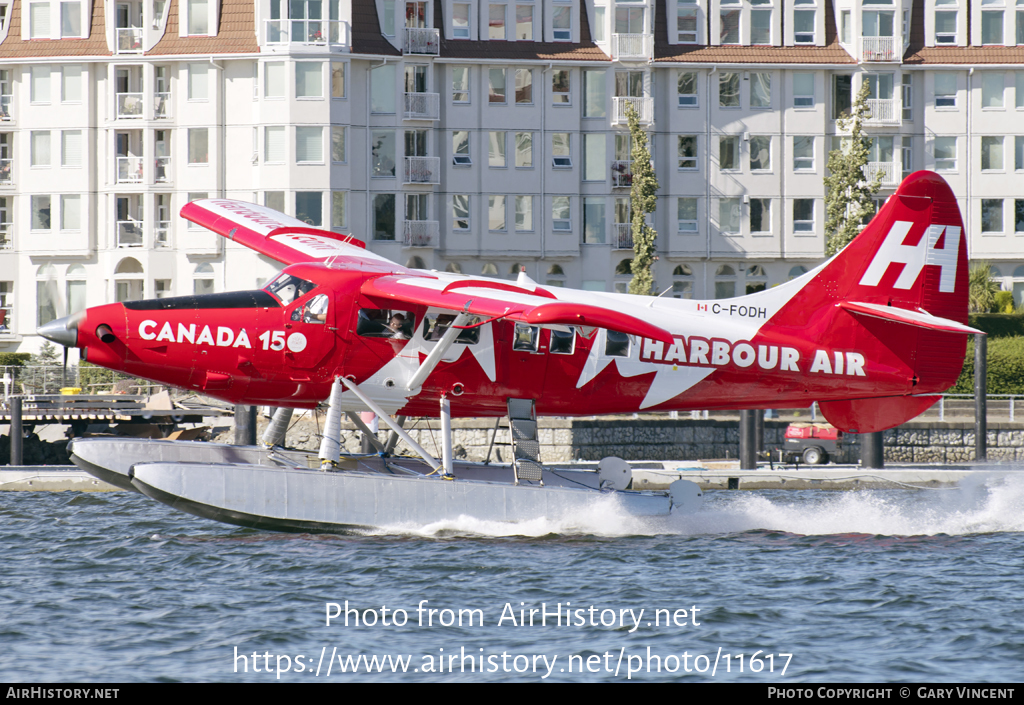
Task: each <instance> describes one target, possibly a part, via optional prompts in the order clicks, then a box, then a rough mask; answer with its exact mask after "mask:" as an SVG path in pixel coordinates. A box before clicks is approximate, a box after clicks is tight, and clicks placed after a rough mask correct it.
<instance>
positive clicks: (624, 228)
mask: <svg viewBox="0 0 1024 705" xmlns="http://www.w3.org/2000/svg"><path fill="white" fill-rule="evenodd" d="M612 245H613V247H612V249H615V250H632V249H633V224H632V223H615V242H613V243H612Z"/></svg>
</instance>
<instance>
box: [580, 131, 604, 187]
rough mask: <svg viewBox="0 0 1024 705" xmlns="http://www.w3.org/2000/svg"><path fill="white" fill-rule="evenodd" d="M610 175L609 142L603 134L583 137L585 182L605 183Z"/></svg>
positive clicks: (597, 133)
mask: <svg viewBox="0 0 1024 705" xmlns="http://www.w3.org/2000/svg"><path fill="white" fill-rule="evenodd" d="M607 174H608V153H607V140H606V139H605V134H604V133H603V132H596V133H591V134H587V133H584V135H583V180H584V181H604V180H605V179H606V178H607Z"/></svg>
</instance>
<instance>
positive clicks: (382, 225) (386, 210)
mask: <svg viewBox="0 0 1024 705" xmlns="http://www.w3.org/2000/svg"><path fill="white" fill-rule="evenodd" d="M373 239H374V240H394V239H395V194H393V193H378V194H377V195H375V196H374V197H373Z"/></svg>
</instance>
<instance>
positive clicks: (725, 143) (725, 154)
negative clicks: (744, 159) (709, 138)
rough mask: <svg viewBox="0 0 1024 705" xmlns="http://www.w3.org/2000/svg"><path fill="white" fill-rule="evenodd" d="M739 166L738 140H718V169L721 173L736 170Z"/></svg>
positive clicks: (723, 138)
mask: <svg viewBox="0 0 1024 705" xmlns="http://www.w3.org/2000/svg"><path fill="white" fill-rule="evenodd" d="M739 164H740V138H739V137H719V138H718V168H719V169H720V170H721V171H726V170H729V169H738V168H739Z"/></svg>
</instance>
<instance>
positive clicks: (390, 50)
mask: <svg viewBox="0 0 1024 705" xmlns="http://www.w3.org/2000/svg"><path fill="white" fill-rule="evenodd" d="M434 4H435V5H440V4H441V3H440V2H437V3H434ZM352 53H353V54H375V55H384V56H401V55H402V52H400V51H399V50H398V49H396V48H395V47H394V45H393V44H392V43H391V42H389V41H388V40H387V39H385V38H384V35H383V34H382V33H381V31H380V21H379V20H378V19H377V4H376V3H375V2H374V0H352Z"/></svg>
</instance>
